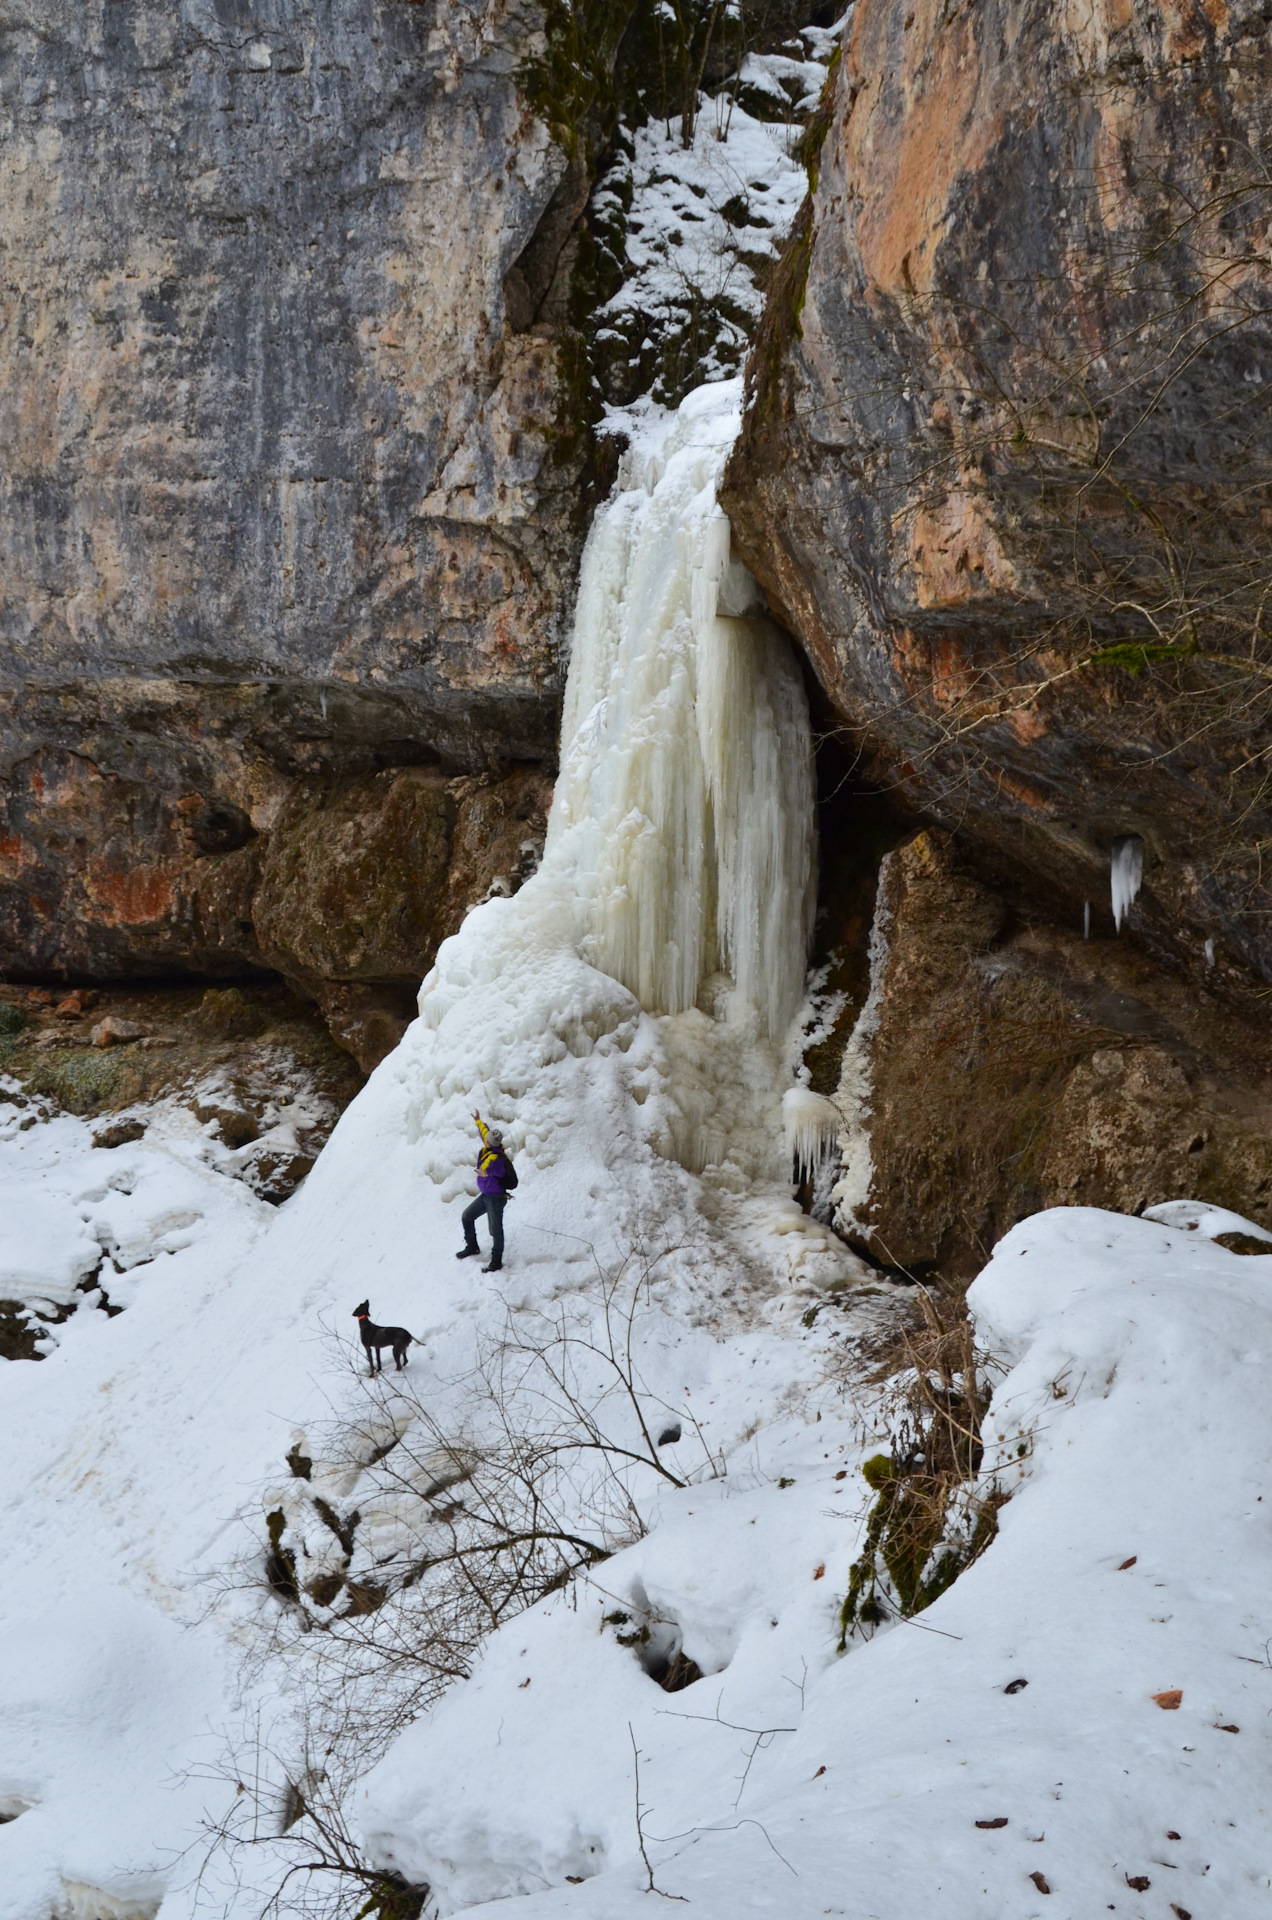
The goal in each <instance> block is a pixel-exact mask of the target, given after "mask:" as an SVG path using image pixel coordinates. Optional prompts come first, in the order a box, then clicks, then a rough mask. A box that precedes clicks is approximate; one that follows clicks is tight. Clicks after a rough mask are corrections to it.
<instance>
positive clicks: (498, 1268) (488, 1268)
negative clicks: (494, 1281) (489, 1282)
mask: <svg viewBox="0 0 1272 1920" xmlns="http://www.w3.org/2000/svg"><path fill="white" fill-rule="evenodd" d="M482 1272H483V1273H502V1272H503V1261H502V1260H490V1261H488V1262H487V1263H486V1265H485V1266H484V1267H483V1268H482Z"/></svg>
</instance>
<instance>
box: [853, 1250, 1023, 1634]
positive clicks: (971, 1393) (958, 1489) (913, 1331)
mask: <svg viewBox="0 0 1272 1920" xmlns="http://www.w3.org/2000/svg"><path fill="white" fill-rule="evenodd" d="M918 1299H919V1306H920V1309H921V1313H922V1320H921V1324H920V1325H918V1326H917V1327H912V1328H908V1329H906V1330H904V1331H903V1332H902V1334H901V1337H900V1342H899V1345H898V1347H896V1348H894V1350H893V1352H892V1353H891V1354H890V1355H889V1356H888V1359H887V1361H886V1362H885V1377H887V1380H888V1384H887V1387H886V1389H885V1395H884V1406H885V1416H886V1419H887V1425H888V1428H889V1431H890V1432H891V1435H892V1446H891V1450H890V1452H888V1453H886V1454H884V1453H880V1454H876V1455H875V1456H874V1457H873V1458H872V1459H870V1460H867V1461H866V1463H865V1466H864V1468H863V1469H862V1471H863V1473H864V1475H865V1479H866V1483H867V1485H868V1486H869V1487H870V1488H871V1489H872V1491H873V1492H874V1495H875V1499H874V1502H873V1504H872V1506H871V1508H870V1513H869V1517H868V1520H867V1523H866V1538H865V1546H864V1548H863V1551H862V1553H861V1554H860V1555H859V1557H858V1558H857V1560H856V1562H855V1563H854V1565H853V1567H852V1570H851V1572H850V1574H849V1578H848V1592H847V1595H846V1596H845V1599H844V1603H843V1607H842V1608H841V1610H840V1616H839V1618H840V1640H839V1647H840V1651H841V1652H842V1651H843V1650H844V1648H845V1647H846V1646H847V1643H848V1641H849V1639H850V1638H854V1637H860V1638H869V1637H870V1634H871V1633H872V1632H873V1631H874V1629H875V1628H876V1627H878V1626H880V1625H882V1624H883V1623H884V1622H885V1621H887V1620H889V1619H898V1618H900V1619H910V1618H911V1617H913V1615H915V1614H917V1613H922V1612H923V1610H924V1609H925V1608H926V1607H930V1606H931V1604H932V1602H933V1601H934V1600H936V1599H938V1598H939V1597H940V1595H941V1594H942V1593H944V1592H945V1591H946V1589H947V1588H948V1587H951V1586H952V1585H953V1583H954V1581H955V1580H957V1578H958V1576H959V1574H960V1573H962V1572H963V1571H964V1570H965V1569H966V1568H967V1567H969V1566H971V1564H972V1562H973V1561H974V1560H977V1559H979V1558H980V1556H981V1554H982V1553H983V1552H984V1551H985V1549H986V1547H987V1546H988V1545H989V1543H990V1541H991V1540H992V1539H993V1538H994V1535H995V1533H996V1532H997V1530H998V1519H997V1515H998V1511H999V1509H1000V1508H1001V1507H1002V1506H1003V1505H1004V1504H1005V1503H1006V1500H1007V1498H1008V1496H1007V1495H1006V1494H1005V1493H1004V1492H1003V1491H1002V1490H1001V1489H1000V1488H999V1487H998V1486H997V1485H996V1484H993V1483H991V1484H990V1486H988V1487H982V1486H980V1485H979V1484H978V1482H977V1475H978V1474H979V1472H980V1465H981V1453H982V1449H981V1438H980V1431H981V1422H982V1420H983V1419H984V1416H985V1412H986V1410H987V1408H988V1405H989V1385H988V1381H987V1378H986V1370H987V1365H988V1363H987V1360H986V1356H984V1355H982V1354H978V1353H977V1352H976V1349H975V1345H974V1342H973V1338H972V1328H971V1322H970V1321H969V1320H968V1318H967V1313H966V1306H965V1303H964V1302H963V1300H962V1298H961V1296H953V1297H950V1298H948V1299H947V1300H946V1301H945V1302H943V1305H944V1312H942V1310H941V1307H940V1306H938V1304H937V1302H936V1300H934V1299H933V1297H932V1295H931V1294H930V1293H929V1292H928V1291H927V1289H926V1288H920V1289H919V1294H918ZM898 1362H899V1363H900V1365H899V1367H898V1364H897V1363H898Z"/></svg>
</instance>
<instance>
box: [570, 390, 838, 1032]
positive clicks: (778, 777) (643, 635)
mask: <svg viewBox="0 0 1272 1920" xmlns="http://www.w3.org/2000/svg"><path fill="white" fill-rule="evenodd" d="M739 397H740V396H739V392H738V383H737V382H732V381H730V382H728V383H723V384H721V385H720V386H716V387H707V388H701V389H699V391H698V392H697V393H695V394H691V395H690V396H689V399H688V400H687V401H685V403H684V405H683V406H682V407H681V408H680V410H679V412H678V413H677V414H676V415H674V416H672V417H671V418H670V420H669V421H668V423H667V425H666V427H665V428H664V429H663V431H662V433H661V435H660V436H658V437H653V438H651V439H650V440H648V441H646V442H645V443H643V444H642V446H641V447H640V448H639V449H638V450H637V451H636V452H634V453H633V454H629V455H628V456H627V457H626V461H625V468H624V472H623V475H622V477H621V481H620V489H619V491H618V492H617V493H616V494H615V496H614V497H613V498H612V499H611V500H610V501H609V502H607V503H606V505H605V506H603V507H602V508H601V509H600V511H599V512H598V514H597V516H596V519H595V521H594V522H593V526H592V532H591V535H590V537H589V539H588V544H587V549H586V552H585V554H584V559H583V568H582V574H581V577H580V581H579V601H578V611H577V615H576V619H575V628H574V647H573V652H572V655H571V660H570V671H569V678H568V682H567V686H566V695H565V711H564V715H563V719H562V727H561V773H560V777H559V779H558V781H557V788H556V797H555V799H554V801H553V807H552V816H551V821H550V824H549V830H548V857H549V860H550V861H551V863H552V864H553V865H554V866H556V867H558V870H559V869H560V866H561V863H562V862H566V863H568V864H569V866H571V867H572V869H573V873H574V881H575V885H576V888H577V894H578V913H579V916H580V923H581V924H580V940H581V950H582V951H583V953H584V954H585V956H586V958H587V959H589V960H590V961H591V962H592V963H593V964H594V965H595V966H597V967H599V968H601V969H602V970H603V971H604V972H606V973H609V974H611V975H613V977H614V978H615V979H618V980H621V981H622V982H623V983H624V985H625V986H627V987H629V988H630V989H631V991H632V992H633V993H634V994H635V995H636V996H637V998H638V999H639V1000H640V1002H641V1004H642V1005H643V1006H645V1007H646V1008H648V1009H649V1010H650V1011H651V1012H659V1013H679V1012H682V1011H683V1010H684V1009H685V1008H687V1007H691V1006H693V1005H694V1003H695V1001H696V999H697V996H698V990H699V987H700V985H701V983H702V981H703V980H704V979H705V978H706V977H707V976H708V975H711V974H714V973H717V972H723V973H726V974H728V975H729V976H730V977H731V978H732V980H733V982H734V985H735V987H736V988H737V989H738V990H739V992H740V993H741V995H742V997H743V1000H744V1001H745V1003H746V1004H747V1005H748V1006H750V1007H753V1008H754V1009H755V1010H756V1012H757V1013H758V1014H759V1016H760V1021H761V1024H762V1026H763V1027H764V1029H765V1030H766V1031H767V1032H768V1033H770V1034H772V1035H777V1034H779V1033H781V1032H782V1031H783V1029H784V1028H785V1027H786V1025H787V1024H788V1022H789V1021H790V1019H791V1018H792V1016H793V1015H794V1013H795V1012H796V1010H797V1009H798V1007H799V1005H800V1002H801V1000H802V998H803V993H804V970H805V961H806V955H807V947H808V937H809V932H810V929H811V916H812V909H813V900H814V883H815V875H814V833H813V777H812V747H811V739H810V734H809V723H808V705H807V701H806V699H805V695H804V688H803V683H802V681H801V679H800V675H799V670H798V668H797V666H796V663H795V660H794V658H793V656H792V652H791V647H790V644H789V642H788V641H787V640H786V639H785V637H784V636H783V635H782V634H781V633H779V632H778V631H777V629H776V628H775V627H774V626H773V625H772V623H771V622H770V621H769V620H768V619H767V618H766V617H765V615H764V612H763V602H762V599H761V596H760V594H759V592H758V589H757V588H756V585H755V582H754V581H753V580H752V578H751V576H750V575H749V574H748V573H747V571H746V569H745V568H744V567H742V566H740V565H739V564H738V563H737V562H736V561H735V560H733V559H731V557H730V551H729V523H728V520H727V519H726V518H725V516H724V514H723V513H722V512H721V510H720V507H719V504H718V501H717V497H716V494H717V486H718V483H719V478H720V472H721V469H722V467H723V464H724V460H725V457H726V456H727V453H728V450H729V447H730V445H731V444H732V441H733V439H734V437H735V435H736V433H737V428H738V402H739Z"/></svg>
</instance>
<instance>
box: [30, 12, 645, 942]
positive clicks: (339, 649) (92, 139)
mask: <svg viewBox="0 0 1272 1920" xmlns="http://www.w3.org/2000/svg"><path fill="white" fill-rule="evenodd" d="M619 13H621V9H619ZM616 17H618V16H617V15H616ZM543 44H544V41H543V32H542V14H541V11H540V10H539V9H538V8H537V7H535V6H533V5H527V6H524V7H522V6H518V5H516V4H515V3H514V4H507V3H505V0H490V3H489V4H477V5H465V4H462V3H461V0H422V3H421V4H408V3H407V0H358V4H356V5H353V6H351V7H350V6H344V7H332V6H330V5H328V4H319V5H317V6H316V7H315V6H314V5H312V4H308V3H302V0H262V4H261V5H260V6H243V5H239V4H237V0H233V3H231V0H189V4H186V5H183V6H180V7H173V6H170V5H160V4H158V3H157V0H123V4H122V5H117V6H111V7H109V8H105V7H103V6H101V5H99V4H90V5H89V6H88V7H74V6H71V5H70V4H67V3H66V0H51V3H50V4H47V5H41V6H39V7H35V8H31V7H25V6H17V7H9V8H6V9H5V10H4V13H3V17H2V18H0V156H2V157H0V165H2V168H3V183H2V188H0V190H2V192H3V197H4V207H5V219H4V232H3V252H2V253H0V438H2V439H3V443H4V446H5V449H6V458H5V465H4V474H3V479H2V480H0V486H2V487H3V511H2V512H0V776H3V779H4V818H3V822H2V824H0V968H8V969H10V970H18V971H21V972H24V973H26V974H27V975H28V976H29V975H31V974H34V973H40V972H47V973H61V974H68V973H76V974H80V975H84V974H87V975H91V976H93V977H99V978H109V977H114V976H117V975H119V974H121V973H122V974H133V975H136V974H138V973H143V972H146V971H151V972H163V971H168V970H172V969H184V970H185V971H187V972H195V973H199V972H203V973H212V974H215V973H217V972H225V971H233V970H235V969H241V968H243V967H250V966H256V965H260V964H261V963H262V962H266V963H268V962H270V961H271V960H272V957H273V955H274V953H275V950H276V948H277V945H278V942H277V939H276V937H275V933H274V932H273V931H271V932H270V933H269V935H268V937H267V938H266V940H265V945H264V947H263V946H262V944H261V939H260V935H259V929H258V927H257V924H256V921H257V918H259V917H260V916H262V915H263V916H264V917H265V919H266V920H268V919H269V914H270V911H271V909H270V908H269V906H268V904H267V903H268V899H269V897H270V892H271V886H272V885H273V882H271V881H270V879H269V876H270V875H273V876H275V878H277V875H278V873H279V871H280V865H279V863H280V862H281V861H282V860H283V858H284V854H283V845H284V842H286V841H287V836H288V834H289V832H291V827H290V826H289V824H288V823H294V821H295V819H296V815H297V808H298V807H299V806H300V805H301V797H302V795H303V794H307V793H311V792H312V791H313V790H314V783H315V782H317V783H319V785H320V787H321V788H322V790H323V791H324V792H328V793H330V792H332V791H334V788H333V784H332V783H335V784H336V785H337V786H338V784H339V783H340V782H350V781H352V782H357V781H359V780H363V781H367V780H370V781H372V782H374V781H375V780H376V779H377V778H379V777H380V775H381V772H382V771H383V770H385V769H392V768H395V767H396V768H401V767H411V768H417V769H423V768H431V769H432V771H431V772H430V773H428V774H427V775H425V774H423V773H420V774H419V775H416V774H412V775H411V776H410V779H409V780H408V781H407V786H406V787H405V788H401V789H399V786H398V785H397V784H395V783H394V781H393V780H390V782H389V788H390V789H391V790H392V792H393V793H394V794H398V793H399V790H400V791H402V792H404V791H406V790H407V788H409V789H410V791H412V792H415V791H416V790H417V788H418V789H419V790H420V791H422V790H423V789H422V787H421V786H420V782H421V781H422V782H423V786H427V785H428V784H429V782H430V781H431V782H432V784H433V786H434V787H435V788H436V789H437V791H439V792H440V791H441V789H442V787H443V786H444V785H445V781H446V780H447V779H448V778H454V777H457V776H461V775H465V774H468V775H472V774H477V773H482V772H487V773H488V772H492V771H494V772H498V771H500V770H502V769H506V768H507V767H508V766H509V765H510V764H511V763H516V762H542V761H544V760H545V759H548V758H550V756H551V754H552V753H553V751H554V747H555V735H556V723H557V713H558V703H559V694H560V686H561V679H562V670H563V669H562V657H561V647H562V641H563V638H564V637H565V635H566V634H567V633H568V622H569V618H570V611H571V604H572V595H573V585H574V579H575V574H576V569H577V557H578V552H579V546H580V542H581V538H582V534H583V531H584V522H585V509H586V489H585V486H584V484H583V469H584V461H585V454H586V446H585V441H586V421H585V419H584V417H583V416H584V414H585V410H586V405H585V403H586V395H585V392H581V391H580V386H579V382H580V361H579V349H578V341H577V337H576V336H575V335H574V334H573V333H572V332H571V330H570V328H569V325H568V324H567V321H568V315H567V314H566V313H565V310H564V302H563V300H562V297H561V294H560V288H559V285H558V281H559V278H560V275H561V274H562V273H565V272H566V270H567V268H568V265H569V261H568V259H565V258H564V256H565V255H566V254H568V246H567V242H568V240H569V235H570V229H571V225H572V223H573V221H574V219H575V217H576V215H577V212H578V206H579V183H578V181H577V180H575V178H574V173H573V172H572V171H571V163H570V161H569V160H568V159H567V157H566V154H565V153H564V152H563V151H562V149H561V147H560V145H559V144H556V143H554V142H553V141H552V140H551V139H550V138H549V135H548V132H547V129H546V127H545V126H544V125H543V124H542V123H541V121H540V120H538V119H536V118H535V116H534V114H533V113H532V112H531V110H530V108H529V107H528V105H527V103H526V100H525V99H524V97H523V96H522V94H521V92H519V89H518V84H517V78H516V76H517V72H518V70H519V67H520V65H521V63H523V62H524V61H525V60H526V59H527V58H528V57H530V56H532V55H533V54H535V53H536V52H537V51H540V50H541V49H542V47H543ZM575 171H577V168H576V169H575ZM585 185H586V183H584V187H585ZM563 207H564V209H565V211H564V214H563V212H562V208H563ZM519 263H520V264H519ZM411 781H415V783H416V785H415V786H411ZM341 791H352V789H341ZM331 804H335V802H334V801H333V802H332V803H331ZM393 804H394V805H396V802H394V803H393ZM439 804H440V803H439ZM448 807H449V808H450V812H449V813H447V808H448ZM454 809H455V803H454V802H453V801H452V800H447V801H446V802H445V804H444V805H442V813H443V814H445V815H446V819H447V822H448V823H449V825H448V831H450V830H452V829H453V828H454V825H455V811H454ZM392 813H393V808H392V806H390V808H389V812H388V813H387V814H386V815H385V816H384V819H383V820H382V821H381V827H380V829H377V830H378V831H380V830H387V827H388V822H389V820H390V817H391V816H392ZM345 818H346V821H347V820H348V819H352V818H353V815H352V814H348V815H346V816H345ZM280 822H281V823H282V839H280V838H279V836H278V834H277V833H276V832H275V831H274V829H275V828H276V826H277V825H278V823H280ZM294 837H295V836H294V833H292V839H293V840H294ZM289 844H290V843H289ZM438 844H440V842H439V843H438ZM430 858H431V856H430ZM434 864H435V863H434ZM262 874H264V875H265V876H266V881H265V892H264V894H262V893H261V892H260V885H261V878H262ZM287 885H288V886H291V885H292V882H290V881H289V882H287ZM429 888H432V891H433V894H435V895H437V896H438V897H439V898H440V893H439V888H440V890H441V892H444V891H445V887H444V885H443V881H442V878H441V877H440V876H439V874H438V873H437V872H434V871H433V870H432V868H431V867H430V870H429V877H428V878H427V879H425V878H424V877H423V876H420V877H419V878H418V884H417V885H416V886H415V888H414V890H413V891H412V892H411V894H410V895H409V897H407V898H405V899H404V901H403V903H402V906H401V915H403V916H405V919H404V921H403V927H402V928H399V931H398V934H396V935H395V936H394V940H395V942H396V944H395V945H394V948H393V966H392V968H391V970H390V974H391V977H395V978H396V977H397V976H398V974H399V972H400V971H401V967H402V965H404V964H405V963H404V961H403V953H404V951H405V948H404V946H403V942H404V941H405V942H406V945H408V946H409V945H411V942H412V941H414V946H413V949H412V950H413V952H414V954H415V957H416V963H417V964H418V961H419V959H420V958H421V957H423V958H424V959H425V960H426V959H427V955H428V951H429V950H430V941H432V940H433V935H432V934H430V935H429V937H428V939H424V938H423V937H422V923H421V922H420V919H419V916H420V913H421V912H422V911H423V908H422V901H423V897H424V893H427V892H428V889H429ZM421 890H422V891H421ZM430 897H431V896H430ZM412 916H414V919H412ZM407 922H410V923H411V926H412V928H413V932H412V933H411V937H410V939H409V940H408V939H407V935H406V933H405V931H404V930H403V929H404V927H405V925H406V923H407ZM270 924H271V927H272V926H273V923H272V922H271V923H270ZM333 937H335V938H336V940H337V944H339V942H340V941H341V940H345V939H346V934H345V933H337V934H336V935H335V936H333ZM350 937H353V936H350ZM433 943H434V944H435V941H434V942H433ZM355 944H356V939H355ZM267 950H268V951H267ZM311 957H312V956H311ZM345 961H347V962H348V965H347V966H345V967H344V973H345V974H349V975H350V976H351V977H352V976H356V977H359V978H361V977H362V975H363V973H365V972H366V971H367V970H368V968H369V969H370V970H371V971H372V972H373V973H375V974H376V977H377V978H382V977H385V973H384V969H383V968H380V969H379V971H378V972H377V971H376V968H377V965H378V963H374V962H372V961H371V960H369V959H367V958H366V956H365V955H364V956H363V958H362V959H361V960H359V961H358V962H357V963H356V964H354V962H353V961H352V960H351V959H350V957H349V954H348V953H344V952H343V949H342V965H343V963H344V962H345ZM296 971H297V972H298V973H299V972H300V971H302V970H301V969H300V968H299V967H298V968H297V969H296ZM341 977H344V975H343V974H342V975H341Z"/></svg>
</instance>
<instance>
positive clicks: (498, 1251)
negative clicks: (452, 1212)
mask: <svg viewBox="0 0 1272 1920" xmlns="http://www.w3.org/2000/svg"><path fill="white" fill-rule="evenodd" d="M507 1204H508V1196H507V1194H506V1193H479V1194H478V1195H477V1198H476V1199H475V1200H474V1201H473V1202H472V1204H471V1206H467V1207H465V1208H464V1215H463V1219H464V1245H465V1246H466V1247H476V1245H477V1222H478V1221H479V1220H480V1219H481V1216H482V1214H483V1213H484V1214H485V1216H486V1218H487V1220H489V1222H490V1258H491V1263H492V1265H494V1266H496V1267H499V1266H502V1265H503V1251H504V1237H503V1216H504V1208H505V1207H506V1206H507Z"/></svg>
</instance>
